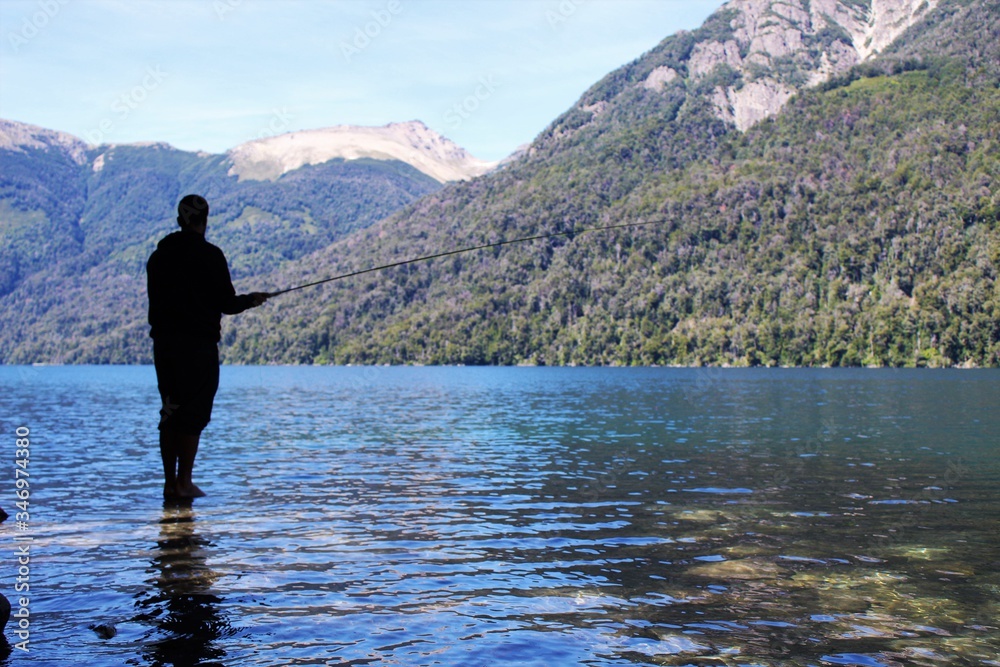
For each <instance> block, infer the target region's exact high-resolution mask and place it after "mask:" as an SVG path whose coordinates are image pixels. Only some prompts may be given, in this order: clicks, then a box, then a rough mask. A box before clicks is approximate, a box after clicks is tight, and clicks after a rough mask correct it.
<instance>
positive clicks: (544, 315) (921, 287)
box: [0, 0, 1000, 366]
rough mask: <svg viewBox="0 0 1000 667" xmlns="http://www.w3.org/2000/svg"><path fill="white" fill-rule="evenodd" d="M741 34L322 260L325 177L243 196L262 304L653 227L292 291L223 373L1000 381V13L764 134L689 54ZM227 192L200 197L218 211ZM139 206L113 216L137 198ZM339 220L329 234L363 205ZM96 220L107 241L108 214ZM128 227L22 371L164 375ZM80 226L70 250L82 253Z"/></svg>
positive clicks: (326, 251) (242, 331) (584, 102)
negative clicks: (750, 372)
mask: <svg viewBox="0 0 1000 667" xmlns="http://www.w3.org/2000/svg"><path fill="white" fill-rule="evenodd" d="M720 17H721V18H720ZM728 26H729V23H728V22H727V20H726V18H725V15H724V12H721V13H720V14H717V15H716V17H715V18H714V19H712V20H710V21H709V22H707V23H706V25H705V26H704V27H703V28H702V29H701V31H694V32H691V33H681V34H679V35H675V36H672V37H670V38H667V39H666V40H664V41H663V42H662V43H661V44H660V45H659V46H657V47H656V48H655V49H653V50H652V51H650V52H649V53H647V54H645V55H644V56H643V57H642V58H640V59H638V60H637V61H635V62H633V63H630V64H628V65H626V66H625V67H623V68H621V69H619V70H617V71H615V72H612V73H611V74H609V75H608V76H607V77H605V78H604V79H603V80H602V81H600V82H598V83H597V84H595V86H593V87H592V88H591V89H590V90H588V91H587V92H586V93H585V94H584V95H583V96H582V97H581V100H580V102H579V103H578V104H576V105H574V107H573V108H572V109H570V110H568V111H567V112H566V113H565V114H563V115H562V116H561V117H560V118H558V119H556V120H555V121H554V122H553V123H552V124H551V125H550V126H549V128H547V129H546V130H545V131H544V132H543V133H542V134H541V135H540V136H539V137H538V138H537V139H536V141H535V142H534V143H533V144H532V146H531V148H530V149H529V150H528V151H527V153H526V154H525V155H524V156H523V157H521V158H520V159H519V160H516V161H514V162H512V163H510V164H509V165H507V166H506V167H505V168H504V169H502V170H500V171H497V172H494V173H492V174H490V175H487V176H485V177H481V178H479V179H475V180H474V181H471V182H468V183H457V184H450V185H447V186H445V187H444V188H442V189H440V190H438V191H436V192H433V193H431V194H427V195H425V196H423V197H420V198H419V199H416V198H415V197H414V198H413V199H410V201H411V202H412V203H409V204H408V205H406V206H405V207H404V208H403V209H402V210H400V211H399V212H397V213H394V214H393V215H391V216H389V217H388V218H385V219H382V220H379V221H377V222H376V221H375V220H374V219H372V218H367V223H364V224H360V223H359V224H355V226H354V228H352V229H344V230H337V231H326V232H324V235H322V237H321V238H316V239H315V240H314V241H315V244H314V245H308V244H303V242H302V241H301V240H298V239H299V238H308V236H304V235H303V234H302V230H308V229H309V228H310V224H312V221H313V220H315V219H316V218H318V216H316V215H315V213H310V212H309V211H308V210H307V209H306V205H305V202H312V201H314V200H313V198H314V197H317V196H321V193H319V192H317V191H316V190H315V188H317V187H321V186H319V185H317V184H318V183H322V182H323V179H322V178H316V179H315V180H313V181H311V182H310V183H309V184H307V185H303V186H302V189H301V190H298V189H296V188H297V187H298V186H296V184H295V183H288V184H287V193H294V194H287V195H281V194H275V193H277V192H279V191H277V190H267V191H266V193H265V192H264V191H262V192H261V193H260V194H259V195H257V198H256V199H252V197H251V194H250V192H245V193H243V194H240V195H239V198H238V199H237V200H236V201H234V203H232V205H231V206H230V205H227V204H226V203H225V197H219V198H218V199H219V201H220V208H219V209H218V213H219V215H220V223H222V224H218V225H217V226H216V227H217V229H218V232H214V231H213V232H210V234H212V237H211V238H212V240H213V241H214V242H216V243H218V244H219V245H221V246H222V247H223V248H224V249H225V250H226V252H227V254H228V255H229V257H230V261H231V264H232V265H233V267H234V276H236V277H237V278H238V280H237V283H238V287H239V288H241V289H242V290H244V291H251V290H260V289H281V288H285V287H289V286H293V285H297V284H302V283H306V282H311V281H313V280H318V279H322V278H325V277H328V276H332V275H337V274H340V273H347V272H350V271H354V270H359V269H364V268H369V267H372V266H377V265H381V264H388V263H391V262H395V261H399V260H401V259H406V258H411V257H417V256H421V255H428V254H434V253H438V252H442V251H447V250H452V249H455V248H460V247H465V246H472V245H478V244H482V243H488V242H494V241H498V240H501V239H508V238H516V237H521V236H530V235H534V234H545V233H548V232H558V231H569V230H573V229H581V228H589V227H594V226H601V225H619V224H629V223H637V222H643V223H653V224H648V225H643V226H636V227H631V228H628V229H618V230H614V231H607V232H591V233H586V234H580V235H576V236H572V237H560V238H553V239H547V240H543V241H534V242H530V243H525V244H518V245H511V246H504V247H500V248H495V249H490V250H483V251H477V252H474V253H468V254H462V255H455V256H452V257H448V258H443V259H438V260H432V261H429V262H426V263H418V264H412V265H409V266H405V267H400V268H396V269H390V270H386V271H382V272H376V273H369V274H366V275H364V276H359V277H357V278H351V279H346V280H343V281H337V282H333V283H329V284H327V285H323V286H320V287H315V288H310V289H308V290H302V291H299V292H293V293H290V294H286V295H283V296H281V297H277V298H275V299H273V300H272V301H271V302H269V303H268V304H267V305H266V306H264V307H263V308H260V309H257V310H254V311H251V312H248V313H245V314H243V315H240V316H238V317H237V318H227V320H226V322H225V324H224V340H223V348H222V349H223V354H224V358H225V360H226V361H227V362H230V363H307V364H308V363H320V364H322V363H336V364H347V363H352V364H376V363H377V364H382V363H419V364H456V363H457V364H547V365H553V364H562V365H566V364H581V365H582V364H591V365H597V364H602V365H638V364H642V365H649V364H657V365H665V364H684V365H704V364H712V365H808V366H812V365H821V366H845V365H849V366H858V365H874V366H883V365H889V366H953V365H972V366H996V365H998V364H1000V285H998V283H997V269H998V266H1000V229H998V216H1000V191H998V186H997V176H998V172H1000V136H998V134H1000V123H998V122H997V119H998V118H1000V5H998V3H996V2H967V1H964V0H950V1H946V2H942V3H941V5H939V7H938V8H937V9H935V10H934V11H933V12H931V13H930V14H929V16H928V17H927V18H926V20H925V21H924V22H923V23H922V24H920V25H918V26H916V27H915V28H913V29H911V30H910V31H909V32H908V33H907V34H906V35H904V37H903V38H902V39H900V40H898V41H897V42H896V43H895V44H893V46H892V47H891V48H890V49H888V50H887V51H886V52H885V53H884V54H882V55H880V56H878V57H877V58H875V59H873V60H870V61H867V62H865V63H863V64H862V65H859V66H856V67H854V68H853V69H851V70H850V71H848V72H846V73H844V74H843V75H841V76H838V77H836V78H834V79H832V80H829V81H828V82H827V83H825V84H823V85H821V86H818V87H813V88H808V89H804V90H802V91H800V93H799V94H798V95H796V96H795V97H794V98H792V100H791V101H790V102H789V103H788V104H787V105H786V107H785V108H784V110H783V111H782V112H781V113H779V114H777V115H776V116H774V117H773V118H771V119H769V120H766V121H764V122H761V123H759V124H757V125H755V126H754V127H752V128H751V129H750V130H748V131H747V132H745V133H741V132H739V131H737V130H736V129H735V128H734V127H733V126H732V125H730V124H728V123H726V122H724V121H722V120H720V119H719V118H718V116H717V115H716V114H715V113H714V110H713V108H712V105H711V103H710V92H711V90H712V87H713V86H715V85H719V81H721V80H725V81H726V82H727V85H731V84H732V82H733V73H732V72H727V71H726V70H725V68H723V67H720V68H718V70H717V71H716V72H715V73H714V74H712V75H711V76H709V77H707V78H702V79H699V80H698V81H693V80H691V79H689V78H686V77H685V76H683V75H684V63H685V62H686V58H687V57H688V56H689V54H690V53H691V50H692V48H693V44H695V43H696V42H697V41H698V40H700V39H705V38H707V37H708V36H710V35H716V34H719V33H720V32H721V33H725V31H726V30H728V29H729V27H728ZM839 38H842V36H838V35H836V34H831V35H827V37H824V39H839ZM661 66H669V67H671V68H672V69H674V70H676V71H678V72H680V73H681V76H679V77H678V78H677V79H676V80H674V81H672V82H670V84H669V85H668V86H665V87H664V88H663V89H662V90H653V89H649V88H647V87H644V86H642V85H639V84H640V83H641V82H642V81H643V80H644V78H645V77H646V76H648V74H649V73H650V71H652V70H653V69H654V68H657V67H661ZM107 168H108V167H105V169H107ZM202 168H206V167H202ZM342 168H345V165H343V164H340V165H336V164H334V165H323V166H320V167H316V169H317V170H324V169H334V170H335V169H342ZM206 169H207V168H206ZM129 173H130V174H131V172H129ZM210 173H215V174H218V170H217V169H216V170H215V171H214V172H212V171H211V169H209V170H208V171H207V172H206V175H205V176H203V178H205V179H206V180H204V181H199V180H198V178H192V179H190V180H189V181H187V182H190V183H199V184H201V183H204V184H205V188H204V189H205V191H206V192H208V193H209V196H210V198H211V194H212V190H211V187H212V185H211V180H210V176H209V175H207V174H210ZM128 177H130V176H128V175H126V174H124V173H123V174H122V176H121V178H122V179H126V178H128ZM199 177H202V176H199ZM53 178H55V176H53ZM216 178H218V176H216ZM278 183H281V181H279V182H278ZM84 187H90V188H92V186H90V185H87V184H85V185H84ZM261 187H262V188H263V187H264V185H262V186H261ZM120 188H121V189H120V190H118V191H117V192H109V194H108V196H109V197H127V196H131V195H132V190H131V189H130V188H129V187H126V182H125V181H123V182H122V185H121V186H120ZM362 190H363V191H365V189H364V188H362ZM415 194H417V193H416V192H415V191H412V192H408V194H407V196H410V195H415ZM234 196H235V195H234ZM282 196H287V197H289V199H282ZM363 196H364V192H359V193H358V197H359V198H363ZM271 197H274V198H276V199H274V200H271V199H270V198H271ZM88 199H89V198H88ZM292 199H295V200H296V201H298V202H300V203H299V204H297V205H296V204H289V201H291V200H292ZM403 199H405V197H400V198H399V199H397V200H393V201H395V202H396V203H397V204H400V205H402V204H403V203H405V202H403V201H402V200H403ZM390 200H391V197H390ZM72 201H73V200H71V198H69V197H67V198H66V206H68V207H72V206H73V204H72ZM144 201H145V200H144ZM330 201H331V207H330V209H329V210H328V211H327V212H326V215H327V216H329V217H330V218H331V219H332V218H333V216H336V215H337V214H338V212H339V213H343V212H344V209H343V208H341V207H340V206H337V205H333V204H332V202H334V201H335V200H334V199H333V198H331V200H330ZM138 205H139V204H138V202H137V203H136V206H138ZM26 215H27V214H26ZM67 215H69V214H67ZM373 215H377V212H376V213H373ZM52 216H53V217H50V219H54V216H55V214H52ZM348 218H350V216H347V217H346V218H345V219H348ZM81 219H82V220H83V221H84V223H82V224H84V225H87V224H91V223H90V222H89V221H93V223H92V224H98V221H97V218H96V217H95V216H94V215H93V213H92V212H91V213H90V214H89V215H88V214H87V213H84V214H83V216H82V217H81ZM106 222H107V229H106V230H105V231H102V233H101V234H100V235H97V236H96V237H95V238H94V240H93V241H88V242H92V243H94V244H95V246H94V247H95V251H96V249H97V247H98V246H97V244H99V243H100V242H101V241H100V239H112V238H113V235H114V234H115V233H116V230H118V231H120V232H121V233H126V232H127V233H130V234H132V235H133V238H136V239H138V240H139V241H141V242H138V243H133V244H132V245H130V246H128V249H127V250H126V251H119V255H118V256H120V261H118V262H117V263H114V262H108V261H104V262H100V263H96V264H93V265H91V266H87V267H83V271H82V273H80V274H79V275H81V276H82V277H81V278H79V279H75V278H74V279H66V280H64V281H63V282H62V283H61V289H59V290H57V293H54V292H53V290H52V289H51V287H50V286H49V285H46V284H44V283H43V281H42V280H41V279H40V278H38V275H39V274H33V275H32V276H31V277H29V278H28V279H24V280H22V281H21V282H20V284H19V285H18V286H17V288H16V289H15V290H13V291H11V292H10V293H9V294H8V296H6V297H4V298H3V299H2V300H0V320H2V321H3V322H4V324H3V327H4V334H3V340H2V341H0V359H2V360H3V361H4V362H5V363H23V362H30V361H60V362H77V363H79V362H90V363H121V362H137V361H138V362H148V361H149V359H150V352H149V343H148V339H147V338H146V337H145V336H146V332H147V330H148V329H147V327H146V325H145V321H144V308H145V304H144V290H143V281H142V275H141V261H142V260H144V258H145V256H146V255H147V254H148V250H149V249H151V246H150V245H149V244H150V243H151V242H152V240H153V239H154V238H155V234H154V233H153V228H150V229H143V230H142V231H141V233H140V232H136V231H128V229H127V228H125V227H121V228H120V229H119V227H120V225H116V224H115V221H114V220H110V221H106ZM371 223H374V224H371ZM122 224H123V223H122ZM352 224H353V223H352ZM24 226H25V227H26V226H28V224H27V222H25V223H24ZM242 226H246V227H249V228H250V229H251V230H254V231H255V234H251V235H250V236H249V237H248V236H246V235H244V234H242V233H241V232H240V231H239V230H240V228H241V227H242ZM155 228H156V229H163V228H164V225H163V224H159V225H158V226H155ZM67 229H69V231H68V232H66V233H65V235H64V236H65V239H64V240H60V243H61V244H63V245H72V243H74V242H79V240H78V237H77V236H74V235H73V233H72V232H73V230H72V229H71V228H67ZM133 229H134V228H133ZM261 230H264V231H265V232H266V233H265V234H264V235H263V237H262V236H261V235H260V234H257V233H256V232H259V231H261ZM348 232H349V233H348ZM286 235H287V236H286ZM297 235H298V236H297ZM335 237H336V238H335ZM88 238H89V237H88ZM248 238H250V239H253V240H248ZM261 238H266V239H267V241H266V242H262V241H261ZM107 243H108V245H107V246H101V250H100V252H105V253H106V252H107V251H108V248H111V247H112V246H114V244H113V243H112V242H111V241H110V240H109V241H107ZM286 244H291V246H290V247H291V250H289V246H288V245H286ZM59 247H60V246H58V245H57V244H54V245H53V250H52V252H53V253H57V252H59ZM297 253H298V254H297ZM98 254H100V253H98ZM19 261H20V260H19ZM24 261H25V262H27V260H24ZM51 279H52V276H51V274H50V275H49V276H47V277H46V280H51Z"/></svg>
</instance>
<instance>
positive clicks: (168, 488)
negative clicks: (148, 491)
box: [163, 482, 177, 500]
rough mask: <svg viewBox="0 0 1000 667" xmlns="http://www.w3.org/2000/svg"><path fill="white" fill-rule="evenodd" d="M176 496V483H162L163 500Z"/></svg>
mask: <svg viewBox="0 0 1000 667" xmlns="http://www.w3.org/2000/svg"><path fill="white" fill-rule="evenodd" d="M176 497H177V484H176V482H175V483H174V484H168V483H166V482H164V483H163V498H164V500H173V499H174V498H176Z"/></svg>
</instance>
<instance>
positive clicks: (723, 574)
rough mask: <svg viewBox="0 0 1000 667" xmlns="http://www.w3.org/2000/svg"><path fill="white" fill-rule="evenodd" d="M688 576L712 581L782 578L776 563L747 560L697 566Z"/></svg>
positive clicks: (689, 571) (690, 570)
mask: <svg viewBox="0 0 1000 667" xmlns="http://www.w3.org/2000/svg"><path fill="white" fill-rule="evenodd" d="M688 574H693V575H695V576H698V577H711V578H712V579H741V580H749V579H776V578H778V577H779V576H781V570H780V568H778V566H777V565H775V564H774V563H771V562H768V561H765V560H758V559H752V558H746V559H743V560H727V561H722V562H719V563H705V564H703V565H695V566H694V567H692V568H690V569H689V570H688Z"/></svg>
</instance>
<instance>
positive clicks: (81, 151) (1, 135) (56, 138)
mask: <svg viewBox="0 0 1000 667" xmlns="http://www.w3.org/2000/svg"><path fill="white" fill-rule="evenodd" d="M26 149H35V150H50V149H56V150H60V151H64V152H65V153H66V154H67V155H69V156H70V157H71V158H72V159H73V161H74V162H76V163H77V164H83V163H84V162H86V160H87V157H86V151H87V144H86V143H84V142H83V141H81V140H80V139H78V138H77V137H74V136H73V135H72V134H67V133H65V132H57V131H55V130H48V129H45V128H44V127H38V126H37V125H29V124H28V123H19V122H18V121H16V120H4V119H2V118H0V150H8V151H14V152H23V151H24V150H26Z"/></svg>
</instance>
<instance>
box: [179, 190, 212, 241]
mask: <svg viewBox="0 0 1000 667" xmlns="http://www.w3.org/2000/svg"><path fill="white" fill-rule="evenodd" d="M177 224H178V225H180V226H181V229H190V230H192V231H196V232H200V233H202V234H204V233H205V227H207V226H208V202H207V201H205V198H204V197H202V196H201V195H185V196H184V198H183V199H181V201H180V203H179V204H177Z"/></svg>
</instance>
